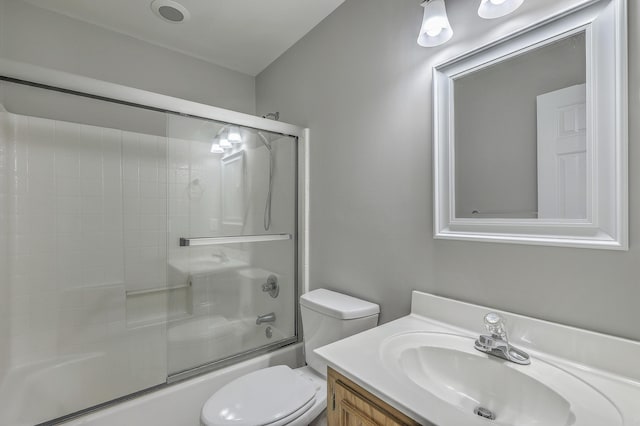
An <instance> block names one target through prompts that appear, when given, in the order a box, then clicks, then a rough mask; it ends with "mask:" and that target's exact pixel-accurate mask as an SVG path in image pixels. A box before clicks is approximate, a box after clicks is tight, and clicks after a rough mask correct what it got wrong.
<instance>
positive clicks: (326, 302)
mask: <svg viewBox="0 0 640 426" xmlns="http://www.w3.org/2000/svg"><path fill="white" fill-rule="evenodd" d="M300 305H302V306H304V307H306V308H309V309H311V310H313V311H316V312H319V313H321V314H325V315H329V316H332V317H334V318H338V319H356V318H364V317H368V316H371V315H378V314H379V313H380V306H378V305H377V304H375V303H371V302H367V301H365V300H362V299H358V298H355V297H351V296H347V295H346V294H342V293H337V292H335V291H331V290H325V289H323V288H321V289H317V290H313V291H310V292H308V293H305V294H303V295H302V296H300Z"/></svg>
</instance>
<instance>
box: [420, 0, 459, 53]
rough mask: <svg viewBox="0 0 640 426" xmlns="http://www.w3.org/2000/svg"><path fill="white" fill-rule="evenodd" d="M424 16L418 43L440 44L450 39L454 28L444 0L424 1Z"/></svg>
mask: <svg viewBox="0 0 640 426" xmlns="http://www.w3.org/2000/svg"><path fill="white" fill-rule="evenodd" d="M422 7H424V16H423V18H422V26H421V27H420V33H419V34H418V44H419V45H420V46H423V47H433V46H439V45H441V44H443V43H446V42H447V41H449V39H450V38H451V37H452V36H453V30H452V29H451V24H450V23H449V18H448V17H447V9H446V8H445V6H444V0H427V1H425V2H424V3H422Z"/></svg>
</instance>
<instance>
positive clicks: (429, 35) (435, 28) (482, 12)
mask: <svg viewBox="0 0 640 426" xmlns="http://www.w3.org/2000/svg"><path fill="white" fill-rule="evenodd" d="M522 3H524V0H481V2H480V7H479V8H478V16H480V17H481V18H484V19H495V18H501V17H503V16H505V15H508V14H510V13H511V12H513V11H515V10H516V9H517V8H519V7H520V6H522ZM421 6H422V7H424V16H423V18H422V26H421V27H420V33H419V34H418V44H419V45H420V46H423V47H434V46H439V45H441V44H443V43H446V42H447V41H449V39H450V38H451V37H452V36H453V29H452V28H451V24H450V23H449V18H448V17H447V10H446V8H445V5H444V0H426V1H424V2H422V4H421Z"/></svg>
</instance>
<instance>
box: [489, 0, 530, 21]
mask: <svg viewBox="0 0 640 426" xmlns="http://www.w3.org/2000/svg"><path fill="white" fill-rule="evenodd" d="M522 3H524V0H482V1H481V2H480V7H479V8H478V15H480V17H481V18H484V19H495V18H500V17H502V16H505V15H508V14H510V13H511V12H513V11H514V10H516V9H517V8H519V7H520V6H522Z"/></svg>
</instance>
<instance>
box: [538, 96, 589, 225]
mask: <svg viewBox="0 0 640 426" xmlns="http://www.w3.org/2000/svg"><path fill="white" fill-rule="evenodd" d="M586 97H587V95H586V88H585V85H584V84H579V85H575V86H571V87H567V88H565V89H560V90H556V91H554V92H551V93H545V94H544V95H540V96H538V98H537V109H538V114H537V115H538V218H539V219H586V217H587V130H586V128H587V125H586Z"/></svg>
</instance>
